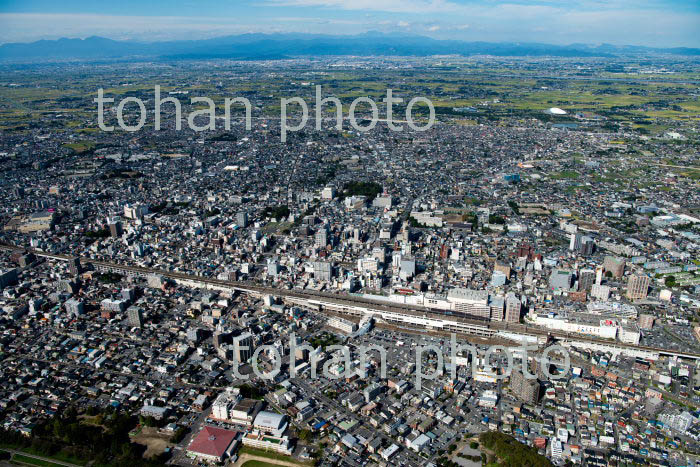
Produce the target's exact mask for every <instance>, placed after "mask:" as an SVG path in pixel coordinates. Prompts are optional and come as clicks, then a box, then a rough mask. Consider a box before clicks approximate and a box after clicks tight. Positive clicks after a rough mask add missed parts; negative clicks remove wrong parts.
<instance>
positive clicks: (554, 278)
mask: <svg viewBox="0 0 700 467" xmlns="http://www.w3.org/2000/svg"><path fill="white" fill-rule="evenodd" d="M572 279H573V274H571V271H566V270H564V269H555V270H554V271H552V274H551V275H550V276H549V287H550V288H551V289H552V290H564V291H568V290H569V289H571V283H572Z"/></svg>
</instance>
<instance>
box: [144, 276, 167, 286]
mask: <svg viewBox="0 0 700 467" xmlns="http://www.w3.org/2000/svg"><path fill="white" fill-rule="evenodd" d="M146 283H147V284H148V287H149V288H151V289H160V288H162V287H163V283H164V279H163V276H161V275H160V274H149V275H148V276H146Z"/></svg>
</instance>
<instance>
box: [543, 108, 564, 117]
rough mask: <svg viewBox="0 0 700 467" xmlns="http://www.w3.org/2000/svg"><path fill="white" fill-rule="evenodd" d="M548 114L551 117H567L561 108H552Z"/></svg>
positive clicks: (548, 110)
mask: <svg viewBox="0 0 700 467" xmlns="http://www.w3.org/2000/svg"><path fill="white" fill-rule="evenodd" d="M547 113H548V114H551V115H566V110H563V109H560V108H559V107H552V108H549V109H547Z"/></svg>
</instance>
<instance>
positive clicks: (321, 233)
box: [314, 227, 328, 248]
mask: <svg viewBox="0 0 700 467" xmlns="http://www.w3.org/2000/svg"><path fill="white" fill-rule="evenodd" d="M314 244H315V245H316V247H317V248H325V247H326V245H328V228H327V227H321V228H320V229H319V230H318V232H316V235H314Z"/></svg>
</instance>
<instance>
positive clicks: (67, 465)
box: [1, 449, 80, 467]
mask: <svg viewBox="0 0 700 467" xmlns="http://www.w3.org/2000/svg"><path fill="white" fill-rule="evenodd" d="M1 450H2V451H5V452H9V453H10V454H12V457H13V458H14V456H15V454H18V455H20V456H25V457H31V458H32V459H37V460H40V461H44V462H50V463H52V464H58V465H65V466H66V467H80V466H79V465H78V464H71V463H70V462H63V461H59V460H56V459H51V458H50V457H42V456H35V455H34V454H27V453H26V452H22V451H17V450H15V449H1ZM10 460H12V459H10ZM14 462H22V461H20V460H17V461H14Z"/></svg>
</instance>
